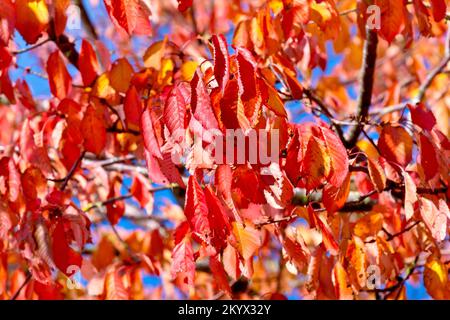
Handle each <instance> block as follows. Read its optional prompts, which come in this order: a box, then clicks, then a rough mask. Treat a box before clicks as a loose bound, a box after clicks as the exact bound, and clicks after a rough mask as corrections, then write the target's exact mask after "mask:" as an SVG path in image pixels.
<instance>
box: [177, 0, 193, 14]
mask: <svg viewBox="0 0 450 320" xmlns="http://www.w3.org/2000/svg"><path fill="white" fill-rule="evenodd" d="M177 1H178V10H179V11H181V12H184V11H186V10H187V9H189V8H190V7H192V2H193V0H177Z"/></svg>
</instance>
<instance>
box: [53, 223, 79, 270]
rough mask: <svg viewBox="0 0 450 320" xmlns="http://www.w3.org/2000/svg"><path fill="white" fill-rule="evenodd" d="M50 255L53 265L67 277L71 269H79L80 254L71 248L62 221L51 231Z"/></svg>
mask: <svg viewBox="0 0 450 320" xmlns="http://www.w3.org/2000/svg"><path fill="white" fill-rule="evenodd" d="M52 253H53V261H54V263H55V265H56V266H57V267H58V269H59V270H61V272H63V273H64V274H66V275H67V276H70V275H71V274H72V272H73V270H74V269H73V268H81V262H82V257H81V254H80V253H79V252H76V251H74V250H73V249H72V248H71V246H70V242H69V241H68V239H67V233H66V230H65V227H64V221H63V220H60V221H58V222H57V223H56V226H55V229H54V230H53V233H52Z"/></svg>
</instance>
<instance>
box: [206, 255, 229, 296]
mask: <svg viewBox="0 0 450 320" xmlns="http://www.w3.org/2000/svg"><path fill="white" fill-rule="evenodd" d="M209 267H210V269H211V272H212V274H213V276H214V281H215V282H216V284H217V286H218V287H219V289H220V290H222V291H225V292H226V293H228V294H229V295H231V287H230V284H229V282H228V278H227V274H226V273H225V269H224V268H223V265H222V263H220V261H219V260H218V258H217V256H211V257H209Z"/></svg>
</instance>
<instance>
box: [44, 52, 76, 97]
mask: <svg viewBox="0 0 450 320" xmlns="http://www.w3.org/2000/svg"><path fill="white" fill-rule="evenodd" d="M47 74H48V81H49V83H50V90H51V92H52V94H53V95H54V96H55V97H57V98H58V99H60V100H62V99H64V98H65V97H66V96H67V95H68V94H69V92H70V90H71V89H72V78H71V77H70V74H69V72H68V71H67V69H66V65H65V63H64V60H63V59H62V58H61V56H60V53H59V50H57V51H55V52H53V53H52V54H51V55H50V57H49V58H48V60H47Z"/></svg>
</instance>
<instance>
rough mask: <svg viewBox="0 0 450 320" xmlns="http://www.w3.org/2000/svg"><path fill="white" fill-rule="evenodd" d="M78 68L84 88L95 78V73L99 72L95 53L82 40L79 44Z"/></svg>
mask: <svg viewBox="0 0 450 320" xmlns="http://www.w3.org/2000/svg"><path fill="white" fill-rule="evenodd" d="M78 68H79V69H80V72H81V77H82V78H83V83H84V85H85V86H89V85H91V84H92V83H93V82H94V80H95V79H96V78H97V73H98V71H99V70H100V66H99V64H98V60H97V54H96V53H95V51H94V49H93V48H92V45H91V44H90V43H89V42H88V41H86V40H85V39H83V42H82V43H81V51H80V57H79V58H78Z"/></svg>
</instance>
